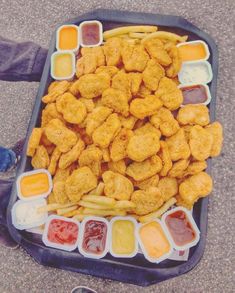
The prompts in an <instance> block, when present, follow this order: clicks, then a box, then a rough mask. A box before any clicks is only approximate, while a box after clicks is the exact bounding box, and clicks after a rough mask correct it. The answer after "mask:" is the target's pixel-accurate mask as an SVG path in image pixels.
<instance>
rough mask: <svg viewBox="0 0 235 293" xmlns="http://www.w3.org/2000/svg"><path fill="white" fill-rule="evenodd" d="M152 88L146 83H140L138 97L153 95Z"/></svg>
mask: <svg viewBox="0 0 235 293" xmlns="http://www.w3.org/2000/svg"><path fill="white" fill-rule="evenodd" d="M151 92H152V91H151V90H150V89H148V88H147V87H146V86H145V85H144V84H141V85H140V88H139V91H138V93H137V94H136V96H137V97H141V98H144V97H145V96H147V95H151Z"/></svg>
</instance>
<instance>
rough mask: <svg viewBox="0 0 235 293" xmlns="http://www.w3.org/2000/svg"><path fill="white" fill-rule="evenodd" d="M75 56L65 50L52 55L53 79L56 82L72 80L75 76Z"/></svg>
mask: <svg viewBox="0 0 235 293" xmlns="http://www.w3.org/2000/svg"><path fill="white" fill-rule="evenodd" d="M75 59H76V58H75V54H74V52H73V51H69V50H64V51H58V52H54V53H53V54H52V55H51V77H52V78H53V79H55V80H71V79H72V78H73V77H74V74H75V71H76V69H75V63H76V60H75Z"/></svg>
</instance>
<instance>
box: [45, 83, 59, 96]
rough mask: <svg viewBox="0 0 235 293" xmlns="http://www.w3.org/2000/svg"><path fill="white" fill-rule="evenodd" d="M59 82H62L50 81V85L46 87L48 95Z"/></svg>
mask: <svg viewBox="0 0 235 293" xmlns="http://www.w3.org/2000/svg"><path fill="white" fill-rule="evenodd" d="M61 82H62V81H60V80H54V81H52V83H51V84H50V85H49V86H48V89H47V91H48V94H49V93H51V92H52V91H53V89H55V87H56V86H57V85H58V84H59V83H61Z"/></svg>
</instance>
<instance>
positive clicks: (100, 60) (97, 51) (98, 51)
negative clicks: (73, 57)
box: [81, 46, 105, 66]
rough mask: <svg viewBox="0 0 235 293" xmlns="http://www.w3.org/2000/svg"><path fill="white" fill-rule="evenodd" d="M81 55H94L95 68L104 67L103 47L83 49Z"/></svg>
mask: <svg viewBox="0 0 235 293" xmlns="http://www.w3.org/2000/svg"><path fill="white" fill-rule="evenodd" d="M81 54H82V56H85V55H90V54H92V55H95V57H96V61H97V66H104V65H105V56H104V51H103V47H101V46H97V47H83V48H81Z"/></svg>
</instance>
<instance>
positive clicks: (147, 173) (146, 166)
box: [126, 155, 162, 181]
mask: <svg viewBox="0 0 235 293" xmlns="http://www.w3.org/2000/svg"><path fill="white" fill-rule="evenodd" d="M161 169H162V160H161V159H160V157H159V156H156V155H155V156H152V157H151V158H149V159H147V160H145V161H143V162H133V163H131V164H130V165H129V166H128V167H127V169H126V174H127V175H128V176H130V177H132V178H133V179H134V180H136V181H142V180H145V179H147V178H149V177H151V176H153V175H155V174H157V173H158V172H159V171H160V170H161Z"/></svg>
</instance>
